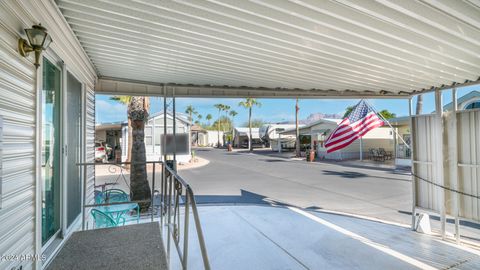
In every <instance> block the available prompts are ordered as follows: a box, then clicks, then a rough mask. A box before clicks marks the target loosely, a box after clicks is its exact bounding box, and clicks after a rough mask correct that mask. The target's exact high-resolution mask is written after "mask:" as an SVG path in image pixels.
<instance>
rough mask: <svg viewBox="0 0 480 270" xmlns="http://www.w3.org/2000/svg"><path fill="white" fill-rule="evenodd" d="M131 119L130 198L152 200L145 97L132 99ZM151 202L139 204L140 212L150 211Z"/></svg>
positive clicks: (146, 102)
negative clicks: (146, 150) (146, 144)
mask: <svg viewBox="0 0 480 270" xmlns="http://www.w3.org/2000/svg"><path fill="white" fill-rule="evenodd" d="M128 115H129V119H130V120H131V123H132V150H131V151H132V152H131V159H132V165H131V169H130V198H131V200H132V201H136V200H147V201H150V200H151V189H150V185H149V183H148V179H147V166H146V163H145V162H146V161H147V157H146V152H145V141H144V140H145V121H146V120H147V119H148V100H146V98H143V97H132V101H131V104H130V106H129V112H128ZM149 205H150V203H149V202H145V203H139V206H140V211H144V210H146V209H148V206H149Z"/></svg>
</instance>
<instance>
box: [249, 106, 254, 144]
mask: <svg viewBox="0 0 480 270" xmlns="http://www.w3.org/2000/svg"><path fill="white" fill-rule="evenodd" d="M248 132H249V136H248V149H249V150H250V152H252V151H253V146H252V107H250V108H249V109H248Z"/></svg>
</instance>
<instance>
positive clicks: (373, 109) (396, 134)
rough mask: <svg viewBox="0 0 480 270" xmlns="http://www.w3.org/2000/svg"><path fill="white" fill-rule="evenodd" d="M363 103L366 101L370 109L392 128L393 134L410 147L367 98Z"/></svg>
mask: <svg viewBox="0 0 480 270" xmlns="http://www.w3.org/2000/svg"><path fill="white" fill-rule="evenodd" d="M365 103H367V105H368V106H369V107H370V109H372V111H373V112H374V113H376V114H377V115H378V116H380V118H382V120H383V121H384V122H386V123H387V124H388V126H389V127H390V128H391V129H392V131H393V132H394V133H395V136H397V137H398V138H400V140H402V142H403V143H404V144H405V145H406V146H407V147H408V149H410V145H409V144H408V143H406V142H405V140H403V138H402V136H400V135H399V134H398V132H397V131H395V129H394V128H393V127H392V125H391V124H390V122H388V120H387V119H385V117H383V115H381V114H379V113H378V112H377V111H376V110H375V108H374V107H373V106H372V105H371V104H370V103H369V102H368V101H367V100H365Z"/></svg>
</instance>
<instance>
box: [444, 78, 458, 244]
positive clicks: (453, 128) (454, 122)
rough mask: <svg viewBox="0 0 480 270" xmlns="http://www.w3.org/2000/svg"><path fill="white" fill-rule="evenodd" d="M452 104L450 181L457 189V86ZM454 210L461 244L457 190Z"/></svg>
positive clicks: (456, 230) (456, 233) (449, 148)
mask: <svg viewBox="0 0 480 270" xmlns="http://www.w3.org/2000/svg"><path fill="white" fill-rule="evenodd" d="M452 104H453V109H452V112H451V119H450V126H449V127H448V129H447V132H448V133H449V134H448V138H449V139H450V143H449V147H448V150H449V151H448V153H449V160H450V165H449V167H450V181H451V183H452V184H453V188H454V189H455V190H459V189H460V183H459V181H458V144H457V142H458V140H457V130H458V129H457V110H458V104H457V88H455V87H454V88H453V89H452ZM453 200H454V201H453V211H454V216H455V241H456V242H457V244H460V218H459V216H460V195H459V194H458V193H456V192H455V194H454V198H453Z"/></svg>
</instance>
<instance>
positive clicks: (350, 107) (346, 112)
mask: <svg viewBox="0 0 480 270" xmlns="http://www.w3.org/2000/svg"><path fill="white" fill-rule="evenodd" d="M353 108H355V106H348V107H347V108H346V109H345V113H344V114H343V118H346V117H347V116H348V115H349V114H350V113H351V112H352V111H353Z"/></svg>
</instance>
